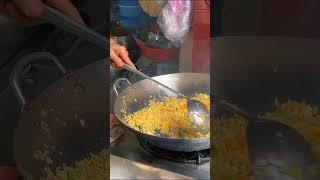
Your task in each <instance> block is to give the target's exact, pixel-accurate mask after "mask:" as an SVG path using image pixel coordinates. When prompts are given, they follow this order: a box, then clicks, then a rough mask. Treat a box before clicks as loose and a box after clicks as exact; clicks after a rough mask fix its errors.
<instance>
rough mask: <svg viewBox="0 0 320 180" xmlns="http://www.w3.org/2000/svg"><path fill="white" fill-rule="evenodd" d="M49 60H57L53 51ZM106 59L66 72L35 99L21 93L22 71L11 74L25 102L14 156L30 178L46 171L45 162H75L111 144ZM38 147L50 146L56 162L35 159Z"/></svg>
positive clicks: (45, 147) (16, 133)
mask: <svg viewBox="0 0 320 180" xmlns="http://www.w3.org/2000/svg"><path fill="white" fill-rule="evenodd" d="M31 59H32V58H31ZM31 59H30V58H27V60H25V61H21V63H20V64H19V65H18V66H17V67H19V68H18V69H16V71H17V72H18V71H20V70H21V69H20V68H23V67H24V65H26V64H28V63H32V62H33V61H34V59H33V60H31ZM46 59H47V60H53V61H55V62H57V59H55V58H54V57H53V56H51V55H50V56H49V57H47V58H46ZM54 59H55V60H54ZM38 60H39V59H38ZM26 62H27V63H26ZM105 63H106V60H101V61H98V62H95V63H93V64H90V65H88V66H86V67H84V68H83V69H80V70H79V71H77V72H74V73H71V74H68V75H66V76H65V77H64V78H62V79H60V80H58V81H56V82H55V83H54V84H52V85H51V86H50V87H48V88H47V89H46V90H45V91H44V92H43V93H42V94H41V95H40V96H38V97H36V98H35V99H34V100H32V102H31V103H29V102H27V101H25V98H23V92H22V91H21V90H20V86H19V85H20V83H19V78H18V77H17V76H16V75H17V74H18V73H13V78H12V83H13V84H14V87H15V90H16V93H17V97H18V98H19V99H20V102H21V103H22V107H24V109H23V112H22V115H21V118H20V121H19V123H18V127H17V128H16V130H15V137H14V155H15V160H16V163H17V167H18V169H19V171H20V172H21V173H22V174H23V176H24V177H25V178H26V179H40V177H43V176H45V173H44V167H45V166H46V165H49V167H51V168H55V167H57V166H62V164H63V163H65V164H67V165H71V164H73V163H74V162H75V161H79V160H81V159H83V158H85V157H87V156H88V155H89V153H96V152H98V151H101V150H102V149H103V148H107V146H108V138H107V137H108V134H107V131H106V127H105V126H106V123H105V122H106V121H105V118H104V113H105V112H106V111H107V106H108V104H107V99H105V98H106V87H104V85H105V82H106V74H105V67H106V64H105ZM21 97H22V98H21ZM38 150H40V151H41V152H43V151H45V150H48V151H49V152H50V154H49V155H48V157H50V158H51V160H52V163H49V164H48V163H47V162H45V161H41V160H37V159H36V158H35V152H36V151H38Z"/></svg>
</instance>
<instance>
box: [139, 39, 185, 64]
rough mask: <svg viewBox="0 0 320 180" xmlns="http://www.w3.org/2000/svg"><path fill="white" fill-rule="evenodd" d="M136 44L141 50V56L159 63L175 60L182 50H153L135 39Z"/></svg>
mask: <svg viewBox="0 0 320 180" xmlns="http://www.w3.org/2000/svg"><path fill="white" fill-rule="evenodd" d="M135 41H136V44H137V45H138V47H139V48H140V51H141V55H142V56H143V57H145V58H147V59H148V60H151V61H157V62H168V61H172V60H175V59H176V58H177V57H178V55H179V52H180V48H151V47H148V46H146V45H145V44H144V43H143V42H142V41H140V40H139V39H137V38H135Z"/></svg>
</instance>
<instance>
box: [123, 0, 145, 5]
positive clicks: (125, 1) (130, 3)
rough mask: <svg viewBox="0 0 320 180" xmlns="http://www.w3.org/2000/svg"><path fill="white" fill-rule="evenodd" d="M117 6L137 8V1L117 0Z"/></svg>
mask: <svg viewBox="0 0 320 180" xmlns="http://www.w3.org/2000/svg"><path fill="white" fill-rule="evenodd" d="M117 2H118V4H119V5H122V6H139V5H140V4H139V1H138V0H118V1H117Z"/></svg>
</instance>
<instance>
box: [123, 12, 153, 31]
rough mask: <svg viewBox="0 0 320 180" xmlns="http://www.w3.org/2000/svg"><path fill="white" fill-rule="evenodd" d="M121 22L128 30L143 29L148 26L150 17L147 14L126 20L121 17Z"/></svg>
mask: <svg viewBox="0 0 320 180" xmlns="http://www.w3.org/2000/svg"><path fill="white" fill-rule="evenodd" d="M119 20H120V21H121V23H122V25H123V26H124V27H126V28H133V29H143V28H145V27H146V26H147V25H148V22H149V16H148V15H147V14H145V13H141V15H139V16H138V17H136V18H125V17H121V16H119Z"/></svg>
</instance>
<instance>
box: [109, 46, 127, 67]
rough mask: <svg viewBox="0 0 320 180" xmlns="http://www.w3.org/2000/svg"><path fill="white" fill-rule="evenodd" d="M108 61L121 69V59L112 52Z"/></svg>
mask: <svg viewBox="0 0 320 180" xmlns="http://www.w3.org/2000/svg"><path fill="white" fill-rule="evenodd" d="M110 59H111V61H112V62H113V63H114V64H115V65H116V66H117V67H120V68H122V66H123V65H124V63H123V61H122V59H121V58H120V57H119V56H118V55H117V54H116V53H115V51H113V50H110Z"/></svg>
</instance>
